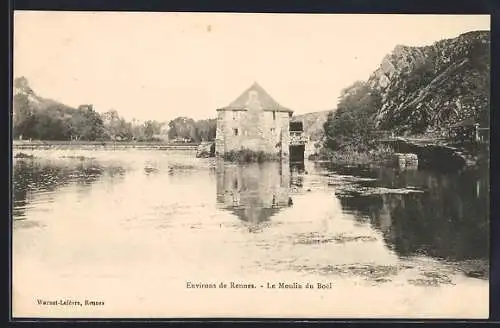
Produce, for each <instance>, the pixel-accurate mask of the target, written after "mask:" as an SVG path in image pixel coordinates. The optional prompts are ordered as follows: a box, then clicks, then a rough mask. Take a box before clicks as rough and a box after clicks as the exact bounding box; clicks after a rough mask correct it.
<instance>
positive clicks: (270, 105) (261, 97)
mask: <svg viewBox="0 0 500 328" xmlns="http://www.w3.org/2000/svg"><path fill="white" fill-rule="evenodd" d="M251 92H255V93H256V94H257V96H256V97H257V99H258V101H259V103H260V104H261V106H262V109H263V110H265V111H280V112H293V111H292V110H291V109H289V108H286V107H283V106H281V105H280V104H279V103H278V102H277V101H276V100H274V99H273V98H272V97H271V96H270V95H269V94H268V93H267V92H266V90H264V89H263V88H262V87H261V86H260V85H259V84H258V83H257V82H255V83H254V84H252V86H251V87H250V88H248V89H246V90H245V92H243V93H242V94H241V95H240V96H239V97H238V98H236V100H235V101H233V102H232V103H230V104H229V105H228V106H226V107H222V108H219V109H217V110H246V108H247V103H248V101H249V99H250V93H251Z"/></svg>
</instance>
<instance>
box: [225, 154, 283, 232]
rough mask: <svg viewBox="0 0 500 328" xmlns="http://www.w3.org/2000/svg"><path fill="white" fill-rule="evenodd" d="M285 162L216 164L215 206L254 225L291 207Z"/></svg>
mask: <svg viewBox="0 0 500 328" xmlns="http://www.w3.org/2000/svg"><path fill="white" fill-rule="evenodd" d="M289 188H290V167H289V163H287V162H281V163H279V162H268V163H262V164H257V163H255V164H245V165H236V164H232V163H227V162H223V161H220V162H218V163H217V203H218V205H219V206H220V207H221V208H223V209H226V210H229V211H231V212H232V213H233V214H235V215H236V216H238V217H239V218H240V219H241V220H243V221H245V222H247V223H249V224H250V226H251V227H252V226H254V227H255V226H258V225H259V224H260V223H262V222H265V221H268V220H269V219H270V218H271V216H273V215H274V214H276V213H277V212H279V211H280V210H281V209H283V208H285V207H288V206H290V205H291V199H290V195H289Z"/></svg>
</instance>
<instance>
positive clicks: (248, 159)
mask: <svg viewBox="0 0 500 328" xmlns="http://www.w3.org/2000/svg"><path fill="white" fill-rule="evenodd" d="M279 157H280V156H279V154H272V153H266V152H263V151H253V150H250V149H241V150H231V151H229V152H227V153H224V155H223V156H222V158H223V159H224V160H226V161H229V162H238V163H254V162H257V163H263V162H266V161H274V160H278V159H279Z"/></svg>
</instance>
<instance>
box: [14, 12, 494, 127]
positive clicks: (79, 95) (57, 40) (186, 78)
mask: <svg viewBox="0 0 500 328" xmlns="http://www.w3.org/2000/svg"><path fill="white" fill-rule="evenodd" d="M489 29H490V17H489V16H488V15H394V14H391V15H373V14H364V15H344V14H343V15H333V14H241V13H239V14H237V13H225V14H219V13H138V12H137V13H133V12H129V13H125V12H120V13H118V12H115V13H113V12H48V11H47V12H40V11H39V12H29V11H26V12H24V11H23V12H21V11H17V12H15V13H14V40H13V44H14V58H13V74H14V77H20V76H25V77H26V78H27V79H28V81H29V83H30V86H31V87H32V88H33V89H34V90H35V92H36V93H37V94H38V95H40V96H42V97H45V98H51V99H54V100H58V101H60V102H62V103H65V104H67V105H71V106H75V107H76V106H78V105H80V104H93V105H94V108H95V109H96V110H97V111H98V112H101V113H102V112H105V111H108V110H111V109H115V110H117V111H118V112H119V114H120V115H121V116H123V117H125V118H126V119H128V120H131V119H133V118H135V119H138V120H148V119H155V120H158V121H168V120H171V119H173V118H175V117H177V116H187V117H192V118H194V119H204V118H210V117H215V115H216V109H217V108H219V107H223V106H226V105H228V104H229V103H231V102H232V101H233V100H234V99H236V98H237V97H238V96H239V95H240V94H241V93H242V92H243V91H245V89H247V88H248V87H250V85H251V84H253V83H254V82H258V83H259V84H260V85H261V86H262V87H263V88H264V89H265V90H267V91H268V93H269V94H270V95H271V96H272V97H273V98H274V99H275V100H276V101H278V102H279V103H280V104H281V105H283V106H285V107H288V108H291V109H292V110H294V112H295V114H302V113H307V112H312V111H321V110H329V109H333V108H335V107H336V104H337V101H338V97H339V95H340V92H341V90H342V89H344V88H346V87H348V86H349V85H350V84H352V83H353V82H355V81H357V80H366V79H367V78H368V77H369V76H370V74H371V73H372V72H373V71H374V70H376V69H377V68H378V67H379V65H380V63H381V61H382V59H383V58H384V56H386V55H387V54H388V53H390V52H391V51H392V50H393V49H394V47H395V46H396V45H399V44H401V45H408V46H423V45H428V44H432V43H434V42H436V41H439V40H441V39H445V38H453V37H457V36H458V35H460V34H462V33H465V32H468V31H473V30H489Z"/></svg>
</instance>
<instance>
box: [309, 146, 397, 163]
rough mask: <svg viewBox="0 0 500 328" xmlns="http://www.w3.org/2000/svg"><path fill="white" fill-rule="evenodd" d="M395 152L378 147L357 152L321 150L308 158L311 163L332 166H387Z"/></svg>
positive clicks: (388, 148) (350, 150) (384, 147)
mask: <svg viewBox="0 0 500 328" xmlns="http://www.w3.org/2000/svg"><path fill="white" fill-rule="evenodd" d="M395 154H396V153H395V152H394V151H393V150H392V149H391V148H390V147H386V146H379V147H376V148H373V149H371V150H359V149H356V148H352V147H346V148H345V149H340V150H332V149H329V148H326V147H324V148H322V149H321V150H320V151H319V152H318V153H316V154H312V155H310V156H309V157H308V159H309V160H312V161H328V162H331V163H332V164H347V165H365V164H379V165H383V164H389V163H392V162H393V160H394V156H395Z"/></svg>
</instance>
